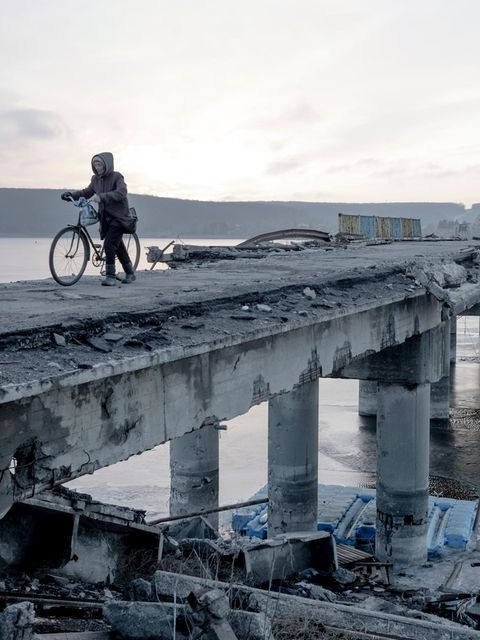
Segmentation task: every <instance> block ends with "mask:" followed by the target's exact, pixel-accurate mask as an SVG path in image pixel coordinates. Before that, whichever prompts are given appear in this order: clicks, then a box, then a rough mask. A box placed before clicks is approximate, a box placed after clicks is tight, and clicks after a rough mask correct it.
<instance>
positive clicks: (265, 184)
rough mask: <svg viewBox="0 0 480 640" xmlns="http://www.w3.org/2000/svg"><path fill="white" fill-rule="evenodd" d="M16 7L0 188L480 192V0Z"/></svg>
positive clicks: (317, 194) (164, 1) (8, 46)
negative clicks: (99, 176) (117, 176)
mask: <svg viewBox="0 0 480 640" xmlns="http://www.w3.org/2000/svg"><path fill="white" fill-rule="evenodd" d="M0 7H1V8H0V60H1V63H0V186H1V187H55V188H56V187H59V188H63V187H66V188H80V187H82V186H85V184H87V183H88V181H89V178H90V175H91V170H90V158H91V156H92V155H93V154H94V153H96V152H98V151H104V150H105V151H106V150H109V151H112V152H113V153H114V155H115V162H116V168H117V169H118V170H119V171H121V172H122V173H123V174H124V175H125V178H126V181H127V184H128V186H129V190H130V191H131V192H135V193H149V194H155V195H162V196H170V197H180V198H195V199H202V200H209V199H212V200H246V199H248V200H252V199H256V200H308V201H316V200H318V201H353V202H358V201H369V202H378V201H408V200H415V201H456V202H464V203H466V204H467V205H470V204H471V203H472V202H477V201H480V73H479V62H480V42H479V30H480V2H479V0H95V1H94V0H84V1H83V2H79V1H78V0H16V1H15V2H7V1H6V0H5V1H2V2H1V3H0Z"/></svg>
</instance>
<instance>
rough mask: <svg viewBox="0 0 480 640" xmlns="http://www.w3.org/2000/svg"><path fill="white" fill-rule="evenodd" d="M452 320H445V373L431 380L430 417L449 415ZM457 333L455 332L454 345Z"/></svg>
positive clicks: (433, 418)
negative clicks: (439, 377)
mask: <svg viewBox="0 0 480 640" xmlns="http://www.w3.org/2000/svg"><path fill="white" fill-rule="evenodd" d="M452 324H455V331H456V322H453V321H452V320H447V321H446V325H447V326H446V340H445V345H444V348H445V358H446V361H447V363H448V367H447V375H446V376H444V377H443V378H441V379H440V380H439V381H438V382H432V384H431V391H430V419H431V420H448V419H449V417H450V362H451V345H452ZM456 338H457V334H456V333H455V345H456Z"/></svg>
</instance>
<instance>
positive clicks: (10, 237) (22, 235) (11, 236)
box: [0, 229, 244, 240]
mask: <svg viewBox="0 0 480 640" xmlns="http://www.w3.org/2000/svg"><path fill="white" fill-rule="evenodd" d="M59 230H60V229H59ZM54 235H55V234H48V233H45V234H41V235H39V234H32V233H18V234H14V233H9V234H8V235H3V234H1V233H0V240H14V239H17V238H38V239H39V240H41V239H44V238H53V236H54ZM138 237H139V238H140V240H141V239H142V237H144V238H161V239H162V240H166V239H167V238H172V240H243V239H244V238H238V236H230V235H228V234H227V235H214V234H210V235H208V236H202V235H191V236H190V235H189V236H184V235H182V236H181V237H178V236H177V237H175V238H174V237H172V236H171V235H168V234H150V233H149V234H147V235H145V236H142V234H139V235H138Z"/></svg>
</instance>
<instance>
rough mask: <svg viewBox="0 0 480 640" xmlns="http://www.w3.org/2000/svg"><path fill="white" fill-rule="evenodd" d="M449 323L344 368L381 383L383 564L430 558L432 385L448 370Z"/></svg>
mask: <svg viewBox="0 0 480 640" xmlns="http://www.w3.org/2000/svg"><path fill="white" fill-rule="evenodd" d="M449 341H450V333H449V326H448V322H447V321H444V322H442V323H441V324H440V325H439V326H438V327H435V328H434V329H431V330H429V331H426V332H424V333H421V334H419V335H415V336H412V337H411V338H409V339H408V340H406V341H405V342H404V343H402V344H400V345H398V346H395V347H389V348H387V349H384V350H383V351H382V352H380V353H376V354H372V355H369V356H366V357H365V358H359V359H357V360H356V361H352V362H350V363H349V364H347V365H345V366H343V367H342V368H340V369H339V372H338V373H339V374H340V376H341V377H344V378H356V379H364V380H378V381H379V383H378V408H377V537H376V555H377V557H378V559H379V560H388V561H391V562H394V563H398V564H412V565H415V564H419V563H422V562H424V561H425V560H426V558H427V517H428V476H429V445H430V393H431V389H430V384H431V383H432V382H437V381H438V380H441V379H442V378H444V377H446V375H447V374H448V370H449V354H448V349H449Z"/></svg>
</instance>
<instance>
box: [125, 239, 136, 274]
mask: <svg viewBox="0 0 480 640" xmlns="http://www.w3.org/2000/svg"><path fill="white" fill-rule="evenodd" d="M123 241H124V243H125V246H126V248H127V251H128V255H129V256H130V260H131V261H132V264H133V270H134V271H136V270H137V267H138V263H139V262H140V240H139V239H138V236H137V234H136V233H130V234H125V235H124V236H123Z"/></svg>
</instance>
